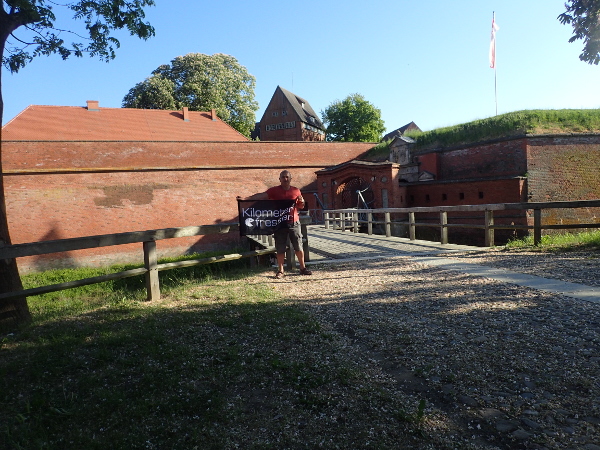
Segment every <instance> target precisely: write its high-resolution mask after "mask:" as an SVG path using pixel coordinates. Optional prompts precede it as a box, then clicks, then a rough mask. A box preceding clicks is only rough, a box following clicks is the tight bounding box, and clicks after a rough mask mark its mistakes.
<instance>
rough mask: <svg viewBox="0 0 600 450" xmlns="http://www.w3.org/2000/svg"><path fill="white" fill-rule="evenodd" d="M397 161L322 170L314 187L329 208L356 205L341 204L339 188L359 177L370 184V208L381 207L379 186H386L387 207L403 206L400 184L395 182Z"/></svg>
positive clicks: (403, 194)
mask: <svg viewBox="0 0 600 450" xmlns="http://www.w3.org/2000/svg"><path fill="white" fill-rule="evenodd" d="M398 171H399V165H398V164H385V165H361V164H349V165H347V166H343V167H341V168H339V169H336V170H332V171H325V172H321V173H319V174H318V179H317V188H318V191H319V198H321V200H323V198H324V197H323V194H325V195H326V198H327V206H328V208H330V209H336V208H344V207H346V208H348V207H356V206H357V205H356V204H352V205H344V204H343V202H342V194H341V191H342V190H343V188H344V185H345V183H348V182H350V181H351V180H353V179H356V178H360V179H361V180H363V181H364V183H365V184H366V185H369V186H370V189H371V192H372V194H373V200H374V201H373V203H372V204H371V205H370V207H371V208H383V203H382V197H383V195H382V190H383V189H385V190H387V196H388V205H387V207H388V208H401V207H403V206H405V203H406V195H405V193H404V190H405V189H404V188H403V187H402V188H401V187H400V185H399V184H398Z"/></svg>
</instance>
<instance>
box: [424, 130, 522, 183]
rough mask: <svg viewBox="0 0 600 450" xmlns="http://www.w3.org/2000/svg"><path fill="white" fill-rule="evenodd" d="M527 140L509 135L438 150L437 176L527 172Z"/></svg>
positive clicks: (466, 176)
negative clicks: (489, 140) (493, 139)
mask: <svg viewBox="0 0 600 450" xmlns="http://www.w3.org/2000/svg"><path fill="white" fill-rule="evenodd" d="M526 143H527V141H526V139H508V140H505V141H500V142H494V143H489V144H478V145H471V146H468V147H463V148H454V149H448V150H442V151H439V153H438V154H439V163H438V164H439V166H438V167H439V176H438V179H439V180H458V179H468V178H488V177H491V178H497V177H506V176H522V175H524V174H525V172H527V159H526V156H527V152H526ZM423 156H424V155H423Z"/></svg>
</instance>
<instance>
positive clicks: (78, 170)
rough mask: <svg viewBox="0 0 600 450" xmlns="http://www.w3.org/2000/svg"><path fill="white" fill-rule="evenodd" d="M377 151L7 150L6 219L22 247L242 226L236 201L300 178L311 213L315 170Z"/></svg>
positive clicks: (100, 255) (46, 261)
mask: <svg viewBox="0 0 600 450" xmlns="http://www.w3.org/2000/svg"><path fill="white" fill-rule="evenodd" d="M370 147H372V144H353V143H350V144H349V143H314V142H312V143H311V142H281V143H264V142H235V143H233V142H228V143H224V142H221V143H215V142H213V143H179V142H173V143H152V142H150V143H149V142H62V143H61V142H41V143H33V142H25V143H22V142H5V143H3V152H4V168H5V178H4V183H5V192H6V205H7V217H8V222H9V229H10V233H11V239H12V241H13V243H15V244H16V243H23V242H36V241H40V240H50V239H64V238H70V237H79V236H88V235H96V234H110V233H120V232H126V231H136V230H150V229H158V228H167V227H181V226H188V225H205V224H213V223H219V222H232V221H233V222H235V221H236V220H237V202H236V200H235V197H236V196H237V195H240V196H242V197H244V196H248V195H251V194H254V193H256V192H264V191H265V190H266V189H267V188H268V187H271V186H274V185H276V184H278V183H279V181H278V176H279V172H280V171H281V170H283V169H289V170H291V172H292V174H293V177H294V178H293V184H294V185H296V186H298V187H299V188H301V189H302V190H303V191H304V192H305V194H308V195H305V196H306V198H307V200H308V202H309V207H314V198H313V196H312V195H310V193H311V192H312V191H314V190H316V189H315V181H316V175H315V171H317V170H320V169H322V168H324V167H327V166H330V165H335V164H339V163H341V162H343V161H345V160H348V159H353V158H356V157H357V156H359V155H360V154H362V153H363V152H365V151H366V150H368V149H369V148H370ZM232 238H235V236H233V235H227V236H206V237H199V238H183V239H176V240H169V241H161V242H159V243H158V248H159V252H160V255H161V256H163V255H165V256H166V255H172V254H180V253H183V252H185V251H188V250H189V249H190V248H191V247H195V248H196V249H200V248H203V249H210V248H213V247H214V246H215V244H217V243H218V244H222V243H223V242H225V241H227V240H231V239H232ZM114 251H115V248H114V247H113V248H108V249H98V250H85V251H79V252H73V253H71V254H69V255H62V256H63V258H62V259H61V261H60V262H59V261H58V258H57V257H56V255H50V256H47V257H39V258H23V259H22V261H19V265H20V267H21V269H22V270H24V271H27V270H33V269H41V268H45V267H48V266H52V265H54V266H63V265H65V264H71V265H72V264H86V265H97V264H106V263H108V262H127V261H131V260H134V259H136V260H139V259H140V256H141V244H140V245H134V246H123V247H122V248H119V251H120V255H119V256H118V257H117V258H114V257H111V256H109V253H111V254H112V253H113V252H114Z"/></svg>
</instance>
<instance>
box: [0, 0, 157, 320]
mask: <svg viewBox="0 0 600 450" xmlns="http://www.w3.org/2000/svg"><path fill="white" fill-rule="evenodd" d="M1 5H2V6H1V7H0V61H2V65H3V66H4V67H6V68H7V69H8V70H9V71H10V72H13V73H15V72H18V71H19V70H20V69H22V68H23V67H25V65H27V64H28V63H29V62H31V61H32V60H33V59H34V58H35V57H37V56H42V55H46V56H47V55H52V54H59V55H60V56H61V57H62V58H63V59H67V58H69V57H70V56H79V57H80V56H83V55H84V54H89V55H90V56H93V57H98V58H100V59H101V60H104V61H110V60H111V59H113V58H114V57H115V49H116V48H119V46H120V43H119V41H118V40H117V39H116V38H115V37H114V35H113V32H114V31H116V30H121V29H127V30H128V31H129V33H130V34H131V35H134V36H137V37H139V38H142V39H148V38H149V37H151V36H154V28H153V27H152V26H151V25H150V24H149V23H147V22H145V21H144V17H145V14H144V7H146V6H152V5H154V0H127V1H126V0H97V1H91V0H79V1H74V2H63V3H59V2H56V1H53V0H2V1H1ZM69 14H70V15H71V18H72V19H73V20H74V21H79V23H80V24H83V25H84V27H85V31H71V30H65V29H62V28H58V27H56V26H55V23H58V21H60V23H66V22H67V21H68V17H63V16H68V15H69ZM73 26H75V25H73ZM66 37H69V38H71V39H72V41H71V42H70V43H67V42H66V41H65V39H66ZM1 74H2V71H1V70H0V86H1V85H2V81H1ZM3 114H4V102H3V100H2V92H1V90H0V124H1V123H2V117H3ZM0 130H1V128H0ZM0 134H1V131H0ZM1 142H2V136H1V135H0V145H1ZM1 161H2V156H1V152H0V246H1V245H10V244H11V239H10V233H9V230H8V220H7V217H6V207H5V198H4V183H3V181H4V180H3V177H2V164H1ZM22 289H23V285H22V283H21V279H20V277H19V270H18V268H17V263H16V261H15V260H14V259H10V260H7V259H0V293H5V292H13V291H20V290H22ZM30 318H31V316H30V313H29V309H28V307H27V301H26V298H25V297H18V298H14V299H12V300H0V328H2V327H4V326H12V325H14V324H16V323H22V322H27V321H28V320H30Z"/></svg>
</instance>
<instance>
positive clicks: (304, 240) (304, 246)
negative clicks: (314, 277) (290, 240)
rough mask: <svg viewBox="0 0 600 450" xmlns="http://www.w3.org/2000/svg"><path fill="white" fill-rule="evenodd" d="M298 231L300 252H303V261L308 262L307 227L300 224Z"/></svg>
mask: <svg viewBox="0 0 600 450" xmlns="http://www.w3.org/2000/svg"><path fill="white" fill-rule="evenodd" d="M300 230H302V251H303V252H304V261H305V262H309V261H310V247H309V245H308V227H307V226H306V224H304V223H301V224H300Z"/></svg>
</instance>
